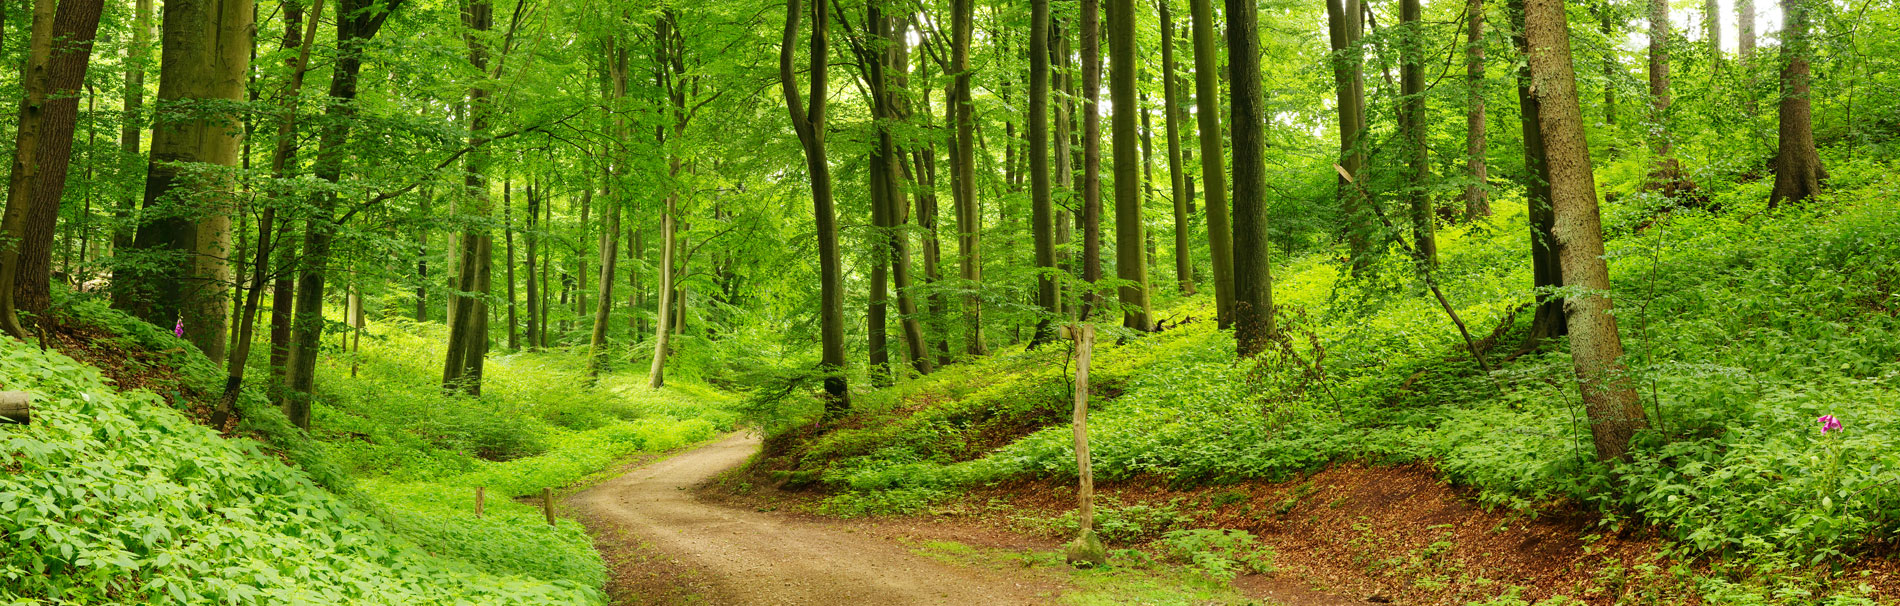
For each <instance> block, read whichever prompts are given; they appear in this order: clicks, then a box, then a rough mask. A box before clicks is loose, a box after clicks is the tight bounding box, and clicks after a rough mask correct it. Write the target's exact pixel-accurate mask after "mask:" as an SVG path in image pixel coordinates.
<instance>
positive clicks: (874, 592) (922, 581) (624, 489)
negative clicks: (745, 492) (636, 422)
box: [567, 434, 1058, 606]
mask: <svg viewBox="0 0 1900 606" xmlns="http://www.w3.org/2000/svg"><path fill="white" fill-rule="evenodd" d="M758 446H759V439H758V438H757V437H756V436H753V435H747V434H733V435H731V436H728V437H726V438H724V439H721V440H719V441H717V442H714V443H712V444H710V445H707V446H703V447H700V448H698V449H694V450H691V451H688V452H685V453H682V454H679V455H677V456H674V457H672V458H668V459H666V460H662V461H659V462H656V463H653V464H651V465H648V466H646V467H642V468H639V469H635V470H633V471H630V472H628V473H626V474H623V475H621V476H619V477H617V478H614V479H611V480H608V481H606V482H603V483H601V484H599V485H597V486H594V487H593V488H590V489H588V490H586V491H582V492H580V493H578V494H575V495H573V496H570V497H568V498H567V504H568V506H569V507H570V508H572V509H573V510H575V511H577V512H580V514H581V516H580V518H581V519H582V521H583V522H584V523H585V524H587V526H588V528H589V529H590V530H592V531H593V532H594V534H595V536H596V537H599V539H598V540H597V542H608V543H609V545H610V546H609V547H608V548H606V549H603V550H602V553H603V554H604V555H606V556H607V558H608V562H609V568H610V571H611V573H612V578H611V579H610V581H609V583H608V593H609V597H610V598H612V599H613V601H614V603H616V604H669V605H671V604H721V605H726V604H731V605H754V604H760V605H764V604H785V605H815V604H853V605H857V604H863V605H871V606H874V605H885V604H888V605H911V604H945V605H957V606H964V605H969V604H985V605H990V604H995V605H1011V604H1025V605H1026V604H1041V603H1045V602H1047V601H1048V600H1049V599H1050V598H1051V597H1052V596H1053V595H1054V594H1055V593H1056V590H1057V589H1058V588H1057V587H1055V586H1052V585H1047V584H1046V583H1040V582H1038V581H1034V580H1030V579H1023V578H1017V577H1015V576H1011V575H1008V574H1005V573H1004V572H1002V571H993V570H980V569H970V568H963V567H956V566H950V565H946V564H942V563H939V562H937V561H934V560H931V559H929V558H925V557H922V556H918V555H916V554H914V553H911V551H910V550H909V549H907V548H905V547H903V546H902V545H899V544H897V543H896V542H895V541H893V540H890V539H892V538H894V537H893V536H892V533H889V532H883V531H880V529H876V528H873V527H865V526H861V525H853V524H848V523H837V522H829V521H825V520H821V519H816V518H810V517H801V516H787V515H781V514H768V513H763V512H759V511H754V510H749V509H743V508H739V507H733V506H731V505H730V504H721V503H715V502H707V501H703V500H701V499H699V498H697V494H698V493H697V492H696V491H694V490H693V488H694V487H695V486H698V485H700V484H701V483H703V482H705V481H706V480H708V479H710V478H712V477H713V476H714V475H716V474H718V473H720V472H722V471H725V470H726V469H729V468H731V467H733V466H736V465H738V464H740V463H742V462H744V461H745V460H746V459H747V458H748V457H750V456H751V455H752V453H753V452H755V451H756V450H757V448H758Z"/></svg>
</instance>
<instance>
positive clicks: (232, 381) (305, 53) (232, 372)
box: [211, 0, 426, 428]
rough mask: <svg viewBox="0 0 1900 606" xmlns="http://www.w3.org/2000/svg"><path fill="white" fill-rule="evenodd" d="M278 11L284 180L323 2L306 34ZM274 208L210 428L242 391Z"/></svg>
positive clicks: (278, 164)
mask: <svg viewBox="0 0 1900 606" xmlns="http://www.w3.org/2000/svg"><path fill="white" fill-rule="evenodd" d="M283 13H284V39H283V50H285V51H289V50H291V49H297V51H298V52H297V56H296V57H294V58H291V59H287V60H285V63H286V64H287V65H286V67H288V68H289V69H290V75H289V79H288V82H287V83H286V84H285V85H284V87H283V92H282V93H281V94H280V95H279V98H278V99H277V103H278V104H279V105H280V106H281V109H280V110H279V112H278V117H277V138H276V141H275V145H273V147H272V151H271V178H272V179H273V180H279V179H285V178H288V177H289V176H290V169H291V158H292V157H293V156H295V155H296V153H297V140H296V132H297V97H298V94H299V93H300V92H301V91H302V90H303V82H304V75H305V74H306V73H308V72H309V69H310V68H309V65H310V50H311V47H312V46H314V44H315V42H316V34H317V24H318V23H319V22H320V21H321V20H322V17H323V2H322V0H317V1H316V2H314V3H312V8H311V14H310V26H309V30H308V31H302V30H300V29H299V28H300V27H301V26H302V25H303V8H302V7H301V6H298V5H296V4H285V5H284V7H283ZM278 204H279V201H276V200H272V201H270V202H268V203H267V204H266V205H265V207H264V212H263V214H262V215H260V216H259V218H258V222H257V254H256V256H255V257H253V258H252V261H251V279H250V283H251V290H250V291H249V292H248V293H246V294H245V298H244V301H243V305H242V310H241V312H240V313H239V314H238V316H237V318H236V322H235V323H234V325H235V326H236V327H237V330H236V331H234V334H235V335H236V337H237V338H236V339H234V340H233V342H232V346H231V357H230V359H229V360H227V361H226V362H225V381H224V394H223V397H222V398H221V399H220V400H219V403H218V408H217V411H216V412H215V413H214V415H213V417H212V419H211V420H212V423H211V424H212V426H213V427H217V428H223V427H224V422H225V419H226V418H227V417H228V416H229V415H230V414H231V413H232V412H233V411H234V410H235V408H236V404H237V398H238V395H239V394H240V393H241V391H242V389H243V387H244V374H245V366H246V363H247V362H248V361H249V360H250V358H251V343H252V342H253V341H254V340H255V339H253V336H254V334H255V331H256V327H257V311H258V310H257V308H258V306H259V305H260V304H262V300H263V289H264V279H265V277H266V276H267V274H268V273H269V272H268V271H267V270H268V269H269V268H270V265H271V251H272V249H274V248H276V247H278V246H281V245H280V244H279V241H280V240H281V238H280V237H279V236H280V234H283V235H287V232H288V230H287V229H285V228H282V227H279V226H278V225H277V223H278V221H277V205H278ZM425 206H426V204H425ZM279 281H281V282H288V280H285V279H283V278H281V277H280V278H279ZM284 299H285V301H284V308H285V310H284V311H286V312H288V311H289V309H288V308H289V307H290V306H291V303H290V301H289V297H284ZM276 315H277V311H276V310H275V309H273V310H272V317H273V318H275V317H276ZM287 318H288V316H287V315H286V321H285V325H286V327H288V324H289V322H288V320H287ZM273 326H274V325H273ZM275 332H276V331H275V330H273V331H272V336H273V341H272V342H273V344H274V343H276V341H275V336H276V334H275ZM271 353H272V355H271V360H272V368H273V369H275V368H276V367H278V366H280V365H281V362H280V361H279V360H278V358H277V352H276V350H275V348H273V350H272V352H271ZM272 374H273V376H272V379H273V381H274V380H276V379H279V378H280V377H278V376H276V375H278V374H279V373H278V372H275V371H274V372H273V373H272Z"/></svg>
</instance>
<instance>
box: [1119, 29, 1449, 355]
mask: <svg viewBox="0 0 1900 606" xmlns="http://www.w3.org/2000/svg"><path fill="white" fill-rule="evenodd" d="M1407 1H1408V2H1416V1H1417V0H1407ZM1258 15H1259V13H1258V12H1257V11H1255V10H1254V4H1253V2H1252V0H1227V65H1228V69H1230V70H1232V72H1233V75H1234V76H1233V87H1234V97H1233V118H1232V119H1231V120H1230V121H1229V122H1228V124H1229V128H1231V129H1232V131H1233V138H1234V312H1233V325H1234V341H1235V344H1236V347H1237V348H1238V350H1239V355H1240V357H1243V358H1246V357H1252V356H1254V355H1255V354H1258V353H1260V352H1262V351H1266V349H1267V347H1268V346H1270V345H1271V344H1272V342H1273V338H1274V327H1273V274H1272V269H1273V268H1272V263H1271V261H1272V260H1271V258H1270V257H1269V256H1268V252H1269V249H1270V248H1271V246H1270V245H1269V242H1268V237H1269V233H1268V229H1267V196H1266V189H1267V165H1266V157H1265V154H1266V131H1265V128H1264V126H1263V124H1262V123H1261V121H1262V119H1263V116H1264V115H1265V113H1266V98H1265V97H1264V96H1263V95H1262V93H1261V91H1260V27H1259V24H1258V19H1259V16H1258ZM1118 105H1119V104H1118Z"/></svg>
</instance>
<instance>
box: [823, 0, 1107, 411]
mask: <svg viewBox="0 0 1900 606" xmlns="http://www.w3.org/2000/svg"><path fill="white" fill-rule="evenodd" d="M793 1H794V2H796V1H797V0H793ZM1085 1H1086V0H1085ZM818 12H821V13H822V12H824V11H823V10H819V11H818ZM950 13H951V14H950V30H951V36H950V38H951V42H950V71H951V72H953V74H954V77H955V82H954V86H955V89H956V94H955V95H954V96H953V98H952V99H951V100H950V104H951V105H952V106H953V107H955V108H956V140H955V142H954V145H955V147H956V149H955V150H953V151H952V152H951V156H952V158H954V159H955V164H956V166H954V167H953V170H954V171H955V172H954V174H953V175H952V178H951V189H952V190H953V191H954V192H955V193H956V200H955V203H956V207H957V257H958V263H959V265H960V269H961V271H962V277H963V282H964V288H965V289H968V290H969V292H970V294H968V295H966V296H965V297H964V304H963V307H964V317H963V321H964V341H965V342H964V352H965V353H968V354H970V355H973V356H981V355H986V354H988V353H989V345H987V344H985V343H984V342H983V302H982V299H981V298H979V297H978V295H977V290H978V289H979V287H980V286H981V285H982V283H983V250H982V245H983V215H982V213H980V212H978V210H977V208H978V207H977V200H976V166H975V164H976V102H975V100H974V98H973V97H972V96H971V94H970V77H971V72H970V38H971V37H972V36H973V31H972V30H973V28H974V27H975V21H976V0H950ZM813 61H814V62H816V61H818V59H813ZM787 86H790V85H789V84H788V85H787ZM813 95H814V96H816V95H817V93H813ZM812 103H813V106H814V107H821V106H822V102H820V101H818V100H816V99H814V100H813V101H812ZM840 385H842V383H840Z"/></svg>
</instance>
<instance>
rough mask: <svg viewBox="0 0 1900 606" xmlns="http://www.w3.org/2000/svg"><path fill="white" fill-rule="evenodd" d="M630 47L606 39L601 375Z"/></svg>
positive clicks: (596, 368)
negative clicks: (608, 106)
mask: <svg viewBox="0 0 1900 606" xmlns="http://www.w3.org/2000/svg"><path fill="white" fill-rule="evenodd" d="M627 53H628V51H627V48H626V47H625V46H624V45H623V44H622V42H621V40H620V39H619V38H618V37H610V38H608V39H607V42H606V57H605V61H603V63H605V64H606V67H607V70H606V71H607V88H608V89H609V90H608V91H606V92H607V93H608V95H609V97H608V99H609V101H610V102H612V103H613V104H614V116H613V129H614V143H611V144H609V149H611V150H612V151H613V153H612V154H611V155H610V156H609V157H608V158H607V164H606V166H604V167H603V172H604V173H605V176H606V179H605V183H606V188H607V196H606V198H605V199H604V202H605V203H606V207H605V208H602V209H601V211H600V218H601V220H602V221H604V222H606V224H607V225H606V227H605V229H602V230H600V243H599V247H598V249H599V251H600V293H599V295H600V296H598V297H595V298H594V330H593V334H592V335H591V338H589V339H588V351H589V354H588V356H587V358H588V363H587V373H588V376H591V377H599V376H600V371H601V370H602V369H603V368H605V367H606V366H607V322H608V321H610V320H611V319H612V314H613V308H614V263H615V261H617V260H619V258H620V250H619V248H618V247H619V246H620V210H621V206H622V205H623V204H624V201H623V200H622V197H623V196H624V194H623V193H622V187H621V184H620V180H619V179H618V177H619V175H620V170H621V166H622V164H623V163H624V162H625V161H626V160H625V159H624V158H626V156H627V153H626V150H625V148H624V147H622V146H623V145H624V142H625V141H626V140H627V120H626V117H625V115H624V114H623V110H622V108H620V107H619V104H620V101H621V100H622V99H625V98H626V97H627Z"/></svg>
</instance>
